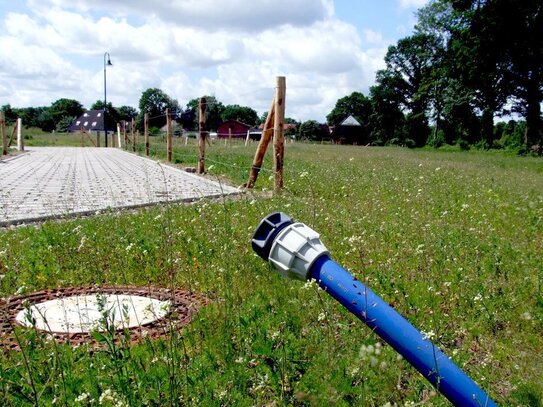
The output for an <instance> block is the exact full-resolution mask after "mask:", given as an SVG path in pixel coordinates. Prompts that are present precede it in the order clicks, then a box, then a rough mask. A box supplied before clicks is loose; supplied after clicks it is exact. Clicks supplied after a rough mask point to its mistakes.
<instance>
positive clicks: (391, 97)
mask: <svg viewBox="0 0 543 407" xmlns="http://www.w3.org/2000/svg"><path fill="white" fill-rule="evenodd" d="M398 79H399V78H398V77H397V76H395V75H391V74H390V72H388V71H384V70H383V71H378V72H377V78H376V81H377V84H376V85H375V86H372V87H371V88H370V101H371V104H372V115H371V116H370V125H371V135H370V136H371V137H370V138H371V140H372V141H373V142H374V143H377V144H379V145H382V144H386V143H388V142H390V141H391V140H394V139H396V140H398V142H400V143H403V142H404V140H405V131H404V128H405V116H404V114H403V112H402V110H401V108H400V106H401V103H402V100H403V98H402V97H401V94H400V93H399V92H398V91H397V89H398V88H399V84H398V83H396V82H397V81H398Z"/></svg>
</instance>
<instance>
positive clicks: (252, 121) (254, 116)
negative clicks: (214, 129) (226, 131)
mask: <svg viewBox="0 0 543 407" xmlns="http://www.w3.org/2000/svg"><path fill="white" fill-rule="evenodd" d="M231 119H232V120H238V121H240V122H242V123H245V124H248V125H249V126H254V125H256V124H257V123H258V113H257V112H256V111H255V110H254V109H252V108H250V107H247V106H240V105H226V106H225V107H224V109H223V111H222V113H221V120H222V121H226V120H231Z"/></svg>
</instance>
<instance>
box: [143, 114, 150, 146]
mask: <svg viewBox="0 0 543 407" xmlns="http://www.w3.org/2000/svg"><path fill="white" fill-rule="evenodd" d="M143 137H144V139H145V155H146V156H147V157H149V113H145V114H144V115H143Z"/></svg>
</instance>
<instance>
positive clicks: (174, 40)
mask: <svg viewBox="0 0 543 407" xmlns="http://www.w3.org/2000/svg"><path fill="white" fill-rule="evenodd" d="M28 4H30V5H31V6H33V7H34V8H32V9H31V8H29V9H28V12H24V11H19V12H18V13H8V14H6V15H5V16H4V19H3V21H2V22H1V24H2V28H3V36H2V37H0V52H2V55H4V56H5V58H4V60H5V61H6V62H7V64H6V67H7V68H6V69H4V70H3V71H2V72H0V77H1V78H2V79H3V80H2V82H4V84H5V83H9V85H4V87H7V88H8V89H7V92H2V94H3V95H5V96H2V95H0V103H1V104H3V103H11V104H12V105H13V106H27V105H37V104H38V103H39V104H45V105H48V104H50V103H51V102H52V101H54V100H56V99H58V98H60V97H72V98H74V99H77V100H79V101H80V102H81V103H83V104H84V105H85V106H90V105H91V104H92V103H93V102H94V101H96V100H98V99H101V98H102V89H103V71H102V57H103V55H104V52H105V51H108V52H109V53H110V54H111V58H112V61H113V64H114V66H113V67H111V68H108V71H107V75H108V83H107V85H108V100H111V102H112V103H113V104H115V105H124V104H126V105H132V106H137V105H138V101H139V97H140V96H141V93H142V92H143V91H144V90H145V89H147V88H149V87H158V88H161V89H163V90H164V91H165V92H166V93H168V94H169V95H170V96H172V97H174V98H176V99H178V100H179V102H180V104H181V105H184V104H186V102H187V101H188V100H190V99H192V98H195V97H199V96H201V95H204V94H211V95H215V96H216V97H217V98H218V99H219V100H221V101H222V102H223V103H225V104H233V103H236V104H240V105H247V106H251V107H253V108H254V109H256V110H257V111H259V112H260V113H262V112H264V111H266V110H267V109H268V108H269V105H270V102H271V98H272V97H273V92H274V87H275V77H276V76H277V75H284V76H286V77H287V115H289V116H291V117H294V118H296V119H299V120H308V119H317V120H324V118H325V116H326V114H327V113H328V112H329V111H330V110H331V109H332V108H333V106H334V104H335V102H336V101H337V99H339V98H340V97H343V96H345V95H346V94H350V93H351V92H353V91H355V90H356V91H363V92H367V91H368V88H369V86H370V85H371V84H372V83H373V80H374V76H375V71H376V70H377V69H380V68H382V67H383V56H384V54H385V52H386V48H387V45H388V42H387V41H386V39H384V38H383V36H382V34H381V33H378V32H374V31H371V30H365V31H362V32H359V31H358V30H357V29H356V28H355V27H354V26H353V25H351V24H348V23H346V22H343V21H340V20H338V19H337V18H336V17H335V15H334V6H333V1H332V0H300V1H296V2H290V1H287V0H275V1H272V0H262V1H252V2H247V1H245V0H243V1H242V0H224V1H218V0H215V1H212V0H199V1H195V0H194V1H193V0H170V1H164V2H149V1H143V0H134V1H131V2H126V1H121V0H108V1H106V0H95V1H93V2H89V1H87V0H40V1H38V0H29V2H28ZM248 33H249V34H248ZM14 79H16V81H14ZM15 83H16V84H15ZM37 101H39V102H37Z"/></svg>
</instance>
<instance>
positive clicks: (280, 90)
mask: <svg viewBox="0 0 543 407" xmlns="http://www.w3.org/2000/svg"><path fill="white" fill-rule="evenodd" d="M285 94H286V80H285V77H284V76H278V77H277V88H276V89H275V120H274V124H273V171H274V173H275V185H274V188H273V191H274V193H276V194H279V193H280V192H281V189H283V156H284V154H285V140H284V135H283V127H284V126H283V125H284V122H285Z"/></svg>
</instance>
